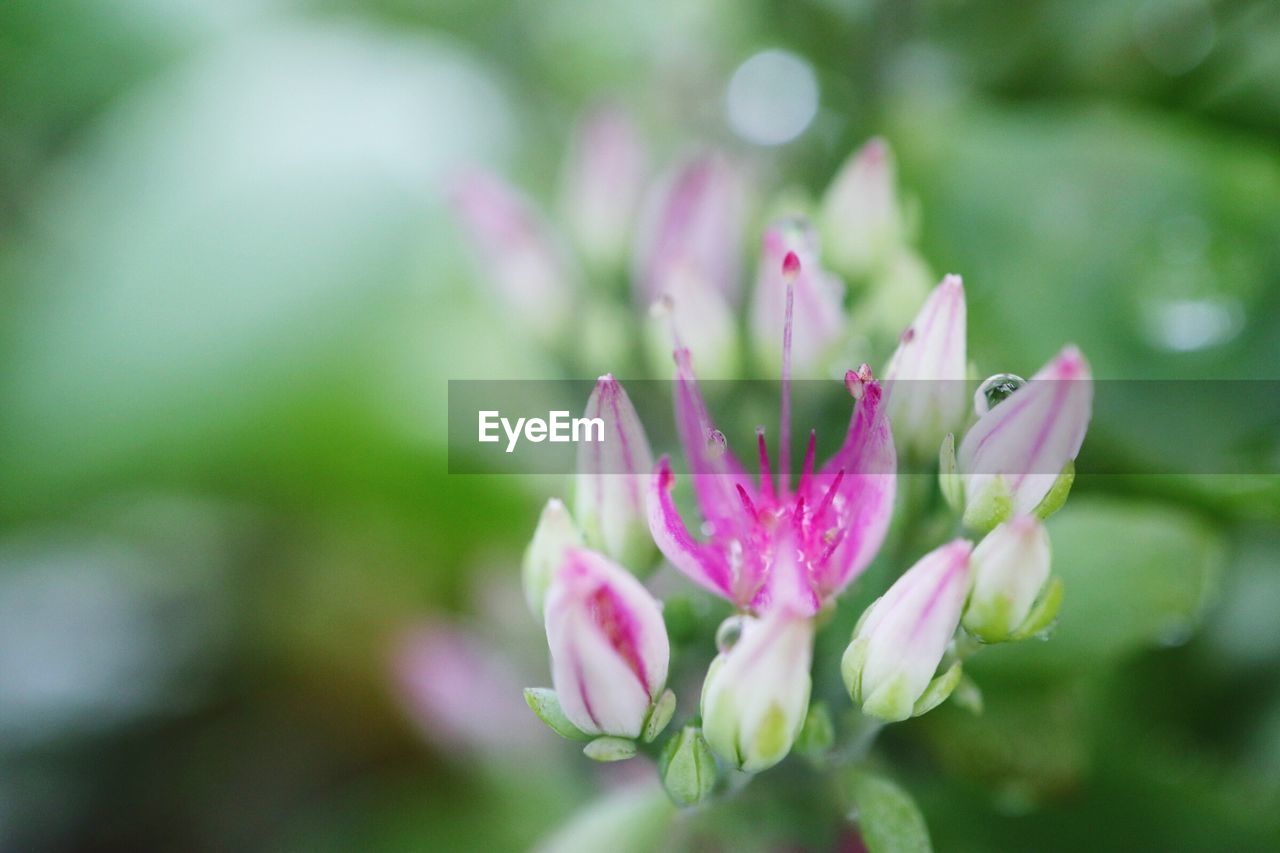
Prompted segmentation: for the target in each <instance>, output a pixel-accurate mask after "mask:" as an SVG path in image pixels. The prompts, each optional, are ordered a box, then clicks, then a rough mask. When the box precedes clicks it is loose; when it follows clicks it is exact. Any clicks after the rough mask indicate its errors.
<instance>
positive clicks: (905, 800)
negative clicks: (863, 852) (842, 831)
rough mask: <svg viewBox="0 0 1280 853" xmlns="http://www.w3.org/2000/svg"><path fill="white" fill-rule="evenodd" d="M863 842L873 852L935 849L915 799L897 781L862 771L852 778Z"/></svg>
mask: <svg viewBox="0 0 1280 853" xmlns="http://www.w3.org/2000/svg"><path fill="white" fill-rule="evenodd" d="M849 793H850V795H851V796H852V798H853V805H854V810H853V812H852V813H851V815H850V817H851V818H853V819H855V820H856V821H857V823H858V829H859V830H860V832H861V833H862V840H863V843H865V844H866V845H867V849H868V850H870V851H871V853H924V852H925V851H931V850H933V845H932V844H931V843H930V842H929V829H928V827H927V826H926V825H925V822H924V815H922V814H921V813H920V809H919V807H918V806H916V802H915V800H913V799H912V798H911V795H910V794H908V793H907V792H906V791H905V790H903V789H902V787H900V786H899V785H898V784H897V783H896V782H893V781H891V780H889V779H886V778H884V777H883V776H876V775H873V774H871V773H870V772H868V771H866V770H864V769H859V770H856V771H854V772H853V773H852V774H851V776H850V778H849Z"/></svg>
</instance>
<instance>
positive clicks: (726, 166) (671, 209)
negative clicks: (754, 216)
mask: <svg viewBox="0 0 1280 853" xmlns="http://www.w3.org/2000/svg"><path fill="white" fill-rule="evenodd" d="M745 211H746V205H745V192H744V186H743V182H742V179H741V177H740V176H739V174H738V171H737V169H736V168H735V167H734V166H733V165H731V164H730V162H729V161H728V160H727V159H726V158H725V157H723V156H722V155H720V154H716V153H711V154H704V155H702V156H699V157H696V158H694V159H692V160H690V161H688V162H686V163H685V164H684V165H683V166H681V167H680V168H678V169H677V170H676V171H675V172H674V173H672V174H671V175H668V176H667V177H666V178H664V179H663V180H662V181H661V182H660V183H659V185H658V187H657V188H656V189H655V191H654V193H653V194H652V195H651V196H650V198H649V199H648V200H647V201H646V203H645V206H644V210H643V212H642V214H641V220H640V226H639V237H638V242H637V245H636V254H635V266H634V269H633V277H634V284H635V288H636V296H637V299H638V301H639V303H640V305H641V306H648V305H652V304H653V303H654V302H655V301H657V300H658V299H660V298H661V297H662V296H663V294H664V293H668V292H671V293H672V296H673V297H676V296H678V294H677V293H674V292H672V291H673V285H672V278H673V277H674V276H677V275H680V276H692V277H693V278H694V279H696V280H697V281H699V282H700V283H702V284H704V285H706V286H708V287H709V288H710V289H711V290H712V291H714V292H715V293H717V294H719V295H720V297H721V298H722V299H724V300H725V302H726V303H727V304H729V305H730V306H732V305H736V304H737V302H738V296H739V287H740V282H739V266H740V264H741V258H740V254H741V251H742V228H743V219H744V216H745ZM685 298H686V299H687V298H688V297H687V296H686V297H685Z"/></svg>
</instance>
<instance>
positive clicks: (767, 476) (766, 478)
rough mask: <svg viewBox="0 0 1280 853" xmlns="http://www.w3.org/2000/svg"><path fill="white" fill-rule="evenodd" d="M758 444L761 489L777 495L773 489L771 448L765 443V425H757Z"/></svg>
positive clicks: (766, 492) (763, 491)
mask: <svg viewBox="0 0 1280 853" xmlns="http://www.w3.org/2000/svg"><path fill="white" fill-rule="evenodd" d="M756 445H757V446H758V447H759V449H760V491H761V493H762V494H766V495H773V496H774V497H777V494H776V493H775V492H774V490H773V472H772V471H771V470H770V468H769V448H768V446H766V445H765V443H764V427H756Z"/></svg>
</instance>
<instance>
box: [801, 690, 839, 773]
mask: <svg viewBox="0 0 1280 853" xmlns="http://www.w3.org/2000/svg"><path fill="white" fill-rule="evenodd" d="M835 742H836V727H835V724H834V723H833V722H832V720H831V711H829V710H828V709H827V703H825V702H814V703H813V704H812V705H810V706H809V713H808V714H806V715H805V718H804V725H803V726H801V727H800V735H799V736H798V737H797V738H796V747H795V748H796V752H798V753H800V754H801V755H803V756H804V757H805V758H807V759H809V760H810V761H814V762H818V761H821V760H822V759H824V758H825V757H826V755H827V753H828V752H830V751H831V747H832V746H834V745H835Z"/></svg>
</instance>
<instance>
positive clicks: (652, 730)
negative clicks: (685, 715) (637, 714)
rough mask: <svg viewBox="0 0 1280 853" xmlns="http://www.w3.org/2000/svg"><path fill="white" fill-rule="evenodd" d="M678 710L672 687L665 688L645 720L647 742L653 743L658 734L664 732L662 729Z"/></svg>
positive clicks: (645, 739)
mask: <svg viewBox="0 0 1280 853" xmlns="http://www.w3.org/2000/svg"><path fill="white" fill-rule="evenodd" d="M675 712H676V694H675V693H673V692H672V691H671V689H670V688H668V689H667V690H664V691H663V692H662V695H661V696H659V697H658V701H656V702H654V703H653V706H652V707H651V708H649V716H648V717H646V718H645V721H644V733H643V735H642V737H643V739H644V742H645V743H653V742H654V741H655V740H656V739H657V737H658V735H660V734H662V730H663V729H665V728H666V727H667V724H668V723H670V722H671V717H672V716H673V715H674V714H675Z"/></svg>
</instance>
